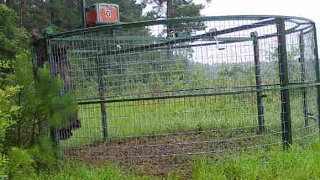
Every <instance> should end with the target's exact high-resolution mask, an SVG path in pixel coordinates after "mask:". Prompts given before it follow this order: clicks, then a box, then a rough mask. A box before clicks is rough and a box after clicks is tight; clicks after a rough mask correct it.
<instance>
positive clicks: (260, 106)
mask: <svg viewBox="0 0 320 180" xmlns="http://www.w3.org/2000/svg"><path fill="white" fill-rule="evenodd" d="M251 38H252V39H253V53H254V72H255V78H256V87H257V90H258V91H257V108H258V125H259V129H258V134H262V133H263V132H264V108H263V104H262V97H263V94H262V86H261V84H262V80H261V74H260V59H259V42H258V33H257V32H252V33H251Z"/></svg>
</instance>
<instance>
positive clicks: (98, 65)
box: [47, 16, 320, 165]
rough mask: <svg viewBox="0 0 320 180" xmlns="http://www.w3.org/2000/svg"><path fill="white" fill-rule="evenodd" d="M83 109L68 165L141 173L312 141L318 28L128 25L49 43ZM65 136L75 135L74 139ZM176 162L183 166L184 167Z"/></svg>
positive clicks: (226, 19) (246, 22)
mask: <svg viewBox="0 0 320 180" xmlns="http://www.w3.org/2000/svg"><path fill="white" fill-rule="evenodd" d="M47 52H48V59H49V67H50V69H51V72H52V76H53V77H56V76H59V77H60V78H62V79H63V80H64V82H65V84H64V88H63V89H62V90H61V91H62V94H63V93H64V92H66V91H71V92H73V94H74V98H75V100H76V101H77V102H78V104H79V112H78V114H77V119H78V120H79V121H81V127H80V128H77V129H73V130H70V131H68V132H67V131H63V132H59V133H57V134H58V136H60V139H64V140H60V141H59V144H60V146H62V147H63V148H64V149H65V151H64V157H71V158H77V159H82V160H85V159H87V160H99V161H106V162H107V161H116V162H120V163H129V164H139V165H150V164H153V165H172V164H179V163H187V162H188V161H187V160H186V159H188V157H189V156H193V155H198V154H210V155H217V157H223V156H221V154H225V153H230V152H233V151H237V150H242V149H248V148H249V149H252V148H258V147H268V146H279V147H283V148H287V147H289V145H291V144H293V143H306V142H309V141H310V139H311V138H312V137H313V136H315V135H317V134H318V133H319V123H318V119H319V118H318V117H319V100H320V99H319V98H318V94H319V93H318V92H319V90H320V89H319V85H320V84H319V83H320V81H319V80H320V79H319V62H318V51H317V41H316V29H315V24H314V23H313V22H312V21H310V20H308V19H304V18H299V17H285V16H219V17H196V18H177V19H167V20H157V21H144V22H134V23H121V24H113V25H105V26H100V27H93V28H87V29H81V30H76V31H73V32H68V33H64V34H58V35H54V36H50V37H48V38H47ZM65 133H67V134H65ZM176 157H180V158H178V159H179V160H177V159H176Z"/></svg>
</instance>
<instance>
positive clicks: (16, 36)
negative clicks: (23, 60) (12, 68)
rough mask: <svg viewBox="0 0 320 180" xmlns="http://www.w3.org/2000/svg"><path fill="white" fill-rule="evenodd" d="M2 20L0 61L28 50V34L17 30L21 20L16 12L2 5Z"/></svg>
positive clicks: (0, 23)
mask: <svg viewBox="0 0 320 180" xmlns="http://www.w3.org/2000/svg"><path fill="white" fill-rule="evenodd" d="M0 19H1V21H0V60H7V59H11V58H14V57H15V56H16V55H17V54H19V53H22V52H24V51H25V50H26V49H27V47H28V46H29V44H28V43H26V42H28V34H27V32H26V31H25V30H24V29H20V28H17V26H18V24H19V19H18V16H17V14H16V12H14V10H12V9H9V8H8V7H6V6H5V5H1V4H0Z"/></svg>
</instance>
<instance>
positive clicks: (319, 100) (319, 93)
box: [313, 23, 320, 132]
mask: <svg viewBox="0 0 320 180" xmlns="http://www.w3.org/2000/svg"><path fill="white" fill-rule="evenodd" d="M313 29H314V31H313V32H314V56H315V71H316V83H320V72H319V53H318V42H317V40H318V39H317V28H316V25H315V24H314V23H313ZM317 106H318V107H317V110H318V112H317V113H318V119H317V120H318V125H319V132H320V123H319V121H320V85H317Z"/></svg>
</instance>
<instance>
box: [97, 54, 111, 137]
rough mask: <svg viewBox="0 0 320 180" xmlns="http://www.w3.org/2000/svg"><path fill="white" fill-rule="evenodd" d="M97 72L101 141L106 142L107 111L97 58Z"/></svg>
mask: <svg viewBox="0 0 320 180" xmlns="http://www.w3.org/2000/svg"><path fill="white" fill-rule="evenodd" d="M96 65H97V72H98V81H99V83H98V84H99V94H100V100H101V103H100V110H101V122H102V131H103V140H104V141H108V120H107V110H106V103H105V102H103V101H104V100H105V92H104V91H105V88H104V83H103V77H102V72H101V67H100V63H99V60H98V58H96Z"/></svg>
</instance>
